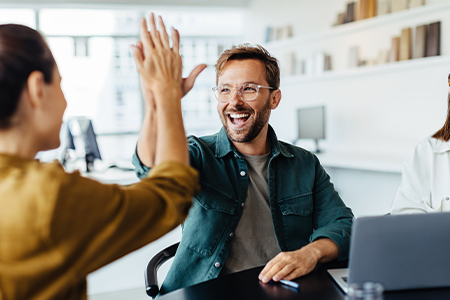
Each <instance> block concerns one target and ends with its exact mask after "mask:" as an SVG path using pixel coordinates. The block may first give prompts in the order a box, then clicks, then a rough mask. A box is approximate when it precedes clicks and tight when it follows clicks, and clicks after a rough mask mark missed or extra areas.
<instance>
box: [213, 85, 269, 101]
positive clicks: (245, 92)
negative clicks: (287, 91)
mask: <svg viewBox="0 0 450 300" xmlns="http://www.w3.org/2000/svg"><path fill="white" fill-rule="evenodd" d="M260 88H265V89H271V90H276V88H274V87H270V86H262V85H258V84H253V83H244V84H243V85H241V86H239V87H230V86H228V85H219V86H215V87H213V88H212V90H213V92H214V96H216V99H217V100H218V101H219V102H223V103H226V102H228V101H230V100H231V96H232V94H233V92H232V91H233V90H234V89H237V92H238V95H239V97H240V98H241V99H242V100H244V101H252V100H255V99H256V97H257V96H258V92H259V89H260Z"/></svg>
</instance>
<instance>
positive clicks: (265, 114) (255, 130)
mask: <svg viewBox="0 0 450 300" xmlns="http://www.w3.org/2000/svg"><path fill="white" fill-rule="evenodd" d="M249 110H250V111H249ZM228 112H230V111H228ZM232 112H235V113H243V112H247V113H250V115H251V114H252V113H254V110H253V109H252V108H249V109H239V108H238V109H233V110H232ZM219 116H220V120H221V121H222V125H223V128H224V129H225V132H226V133H227V136H228V138H229V139H230V140H231V141H232V142H237V143H247V142H250V141H252V140H253V139H254V138H256V137H257V136H258V134H259V133H260V132H261V130H262V129H263V128H264V126H265V125H266V124H267V122H268V121H269V116H270V97H269V98H268V99H267V101H266V103H265V104H264V106H263V107H262V109H261V111H260V113H259V114H258V115H257V116H256V119H255V122H254V123H253V124H251V125H250V128H248V129H247V128H244V129H242V130H233V131H231V130H230V129H229V128H228V116H227V115H226V114H224V113H223V112H222V113H221V112H219ZM246 130H247V134H245V135H244V136H242V137H233V136H232V135H233V133H234V134H240V133H241V132H244V131H246Z"/></svg>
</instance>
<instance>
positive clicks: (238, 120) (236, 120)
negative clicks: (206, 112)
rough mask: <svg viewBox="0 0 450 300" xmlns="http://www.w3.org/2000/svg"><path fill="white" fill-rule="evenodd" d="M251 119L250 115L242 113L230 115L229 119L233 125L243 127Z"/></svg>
mask: <svg viewBox="0 0 450 300" xmlns="http://www.w3.org/2000/svg"><path fill="white" fill-rule="evenodd" d="M249 117H250V114H248V113H240V114H228V119H229V120H230V122H231V123H232V124H233V125H236V126H242V125H244V124H245V122H246V121H247V120H248V118H249Z"/></svg>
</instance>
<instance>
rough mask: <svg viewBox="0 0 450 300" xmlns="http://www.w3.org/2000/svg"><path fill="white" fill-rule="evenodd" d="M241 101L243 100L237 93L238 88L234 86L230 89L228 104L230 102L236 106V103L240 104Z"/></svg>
mask: <svg viewBox="0 0 450 300" xmlns="http://www.w3.org/2000/svg"><path fill="white" fill-rule="evenodd" d="M243 102H244V101H243V100H242V98H241V96H240V95H239V89H238V88H234V89H233V90H232V91H231V95H230V101H229V104H231V105H232V106H238V105H242V104H243Z"/></svg>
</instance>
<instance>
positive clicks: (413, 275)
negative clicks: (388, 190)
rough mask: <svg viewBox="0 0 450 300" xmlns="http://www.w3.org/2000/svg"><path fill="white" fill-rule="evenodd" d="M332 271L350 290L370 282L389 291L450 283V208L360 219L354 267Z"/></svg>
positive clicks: (351, 258)
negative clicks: (379, 284)
mask: <svg viewBox="0 0 450 300" xmlns="http://www.w3.org/2000/svg"><path fill="white" fill-rule="evenodd" d="M328 272H329V273H330V275H331V276H332V277H333V279H334V280H335V281H336V283H337V284H338V285H339V286H340V287H341V289H342V290H343V291H344V292H345V293H347V285H348V284H350V283H364V282H369V281H370V282H379V283H381V284H382V285H383V286H384V290H385V291H394V290H405V289H421V288H437V287H450V212H441V213H429V214H410V215H387V216H377V217H361V218H358V219H356V220H355V222H354V224H353V232H352V239H351V243H350V256H349V267H348V269H330V270H328Z"/></svg>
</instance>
